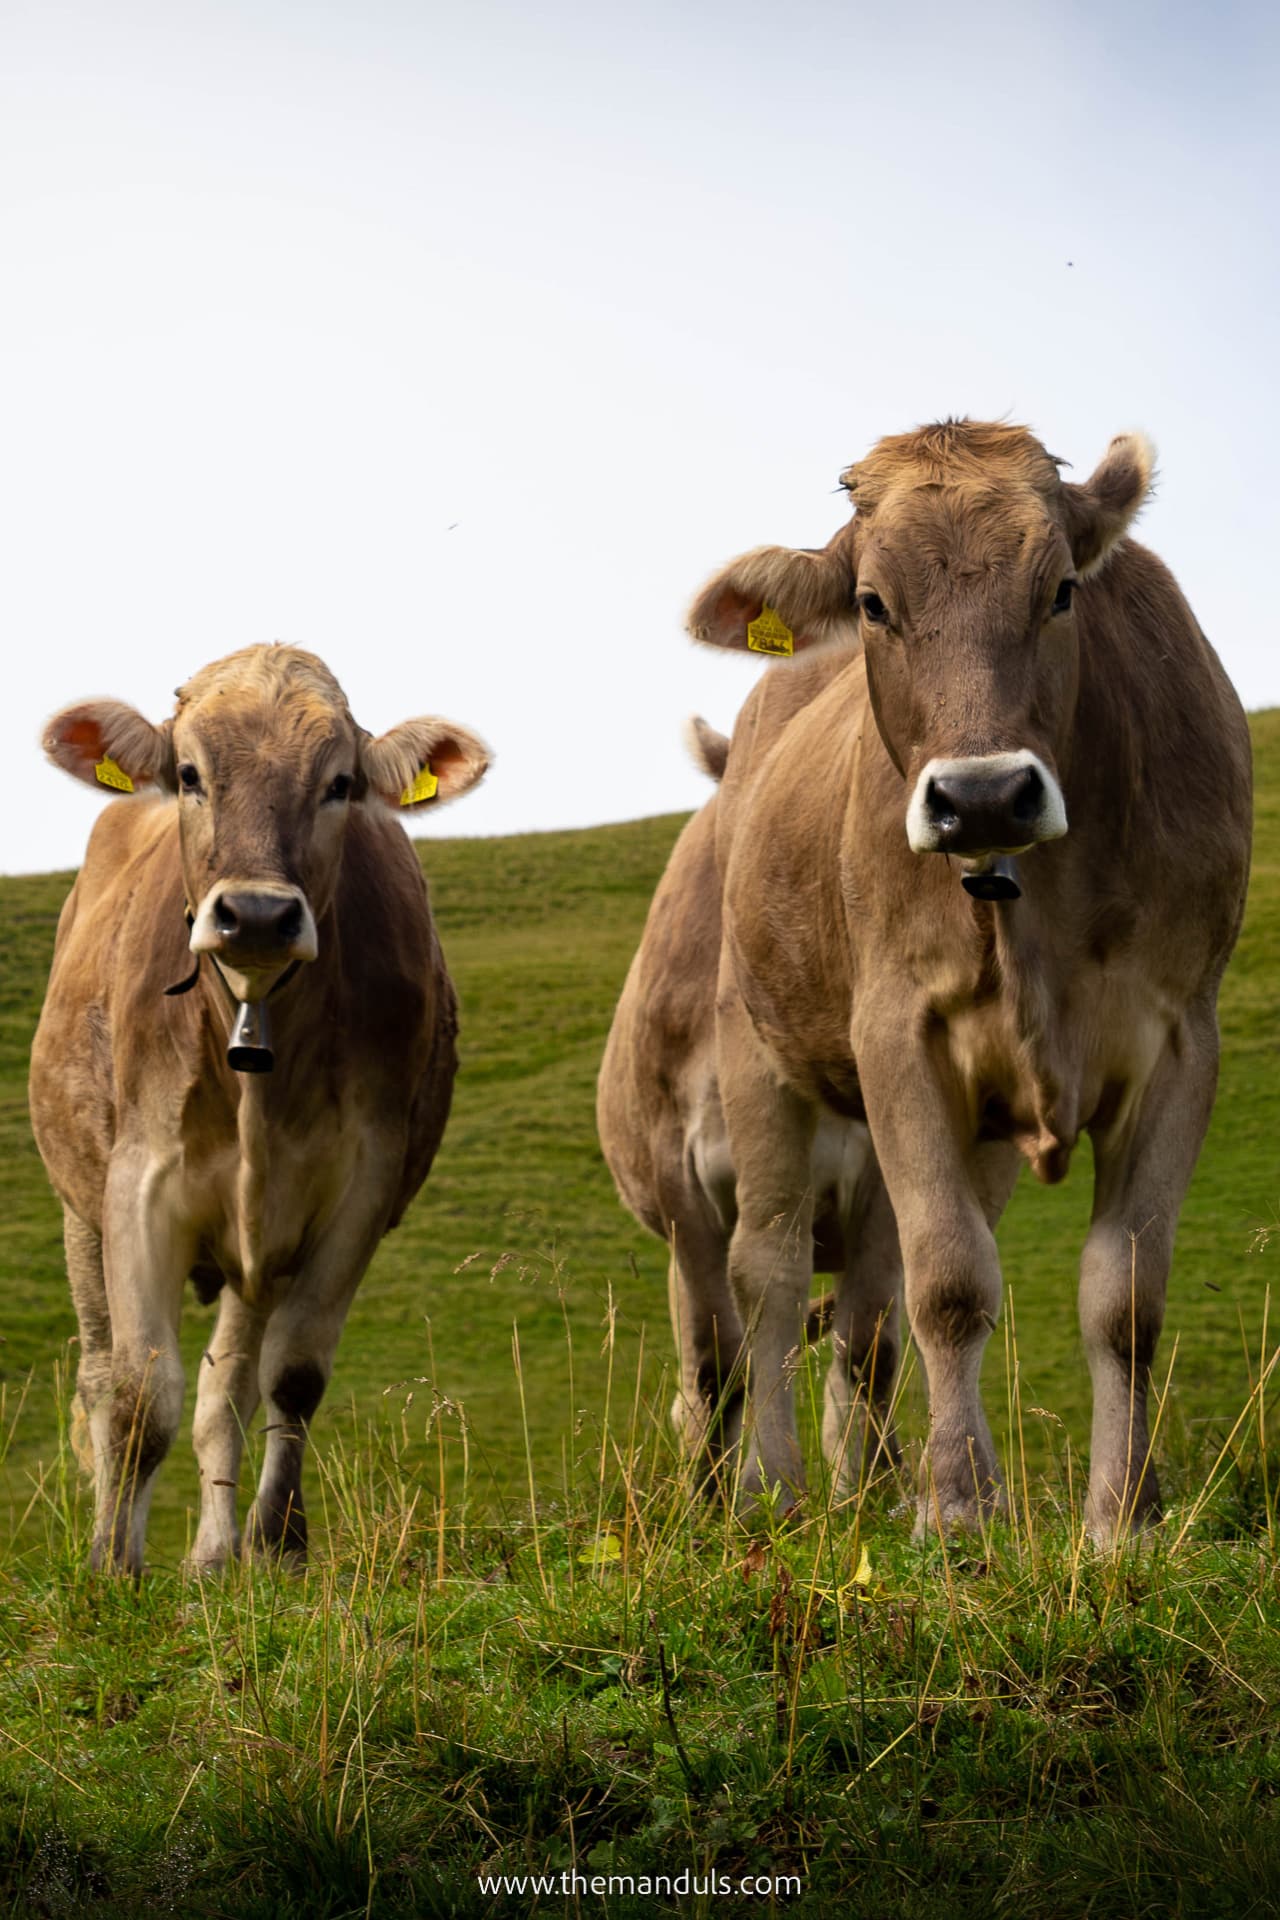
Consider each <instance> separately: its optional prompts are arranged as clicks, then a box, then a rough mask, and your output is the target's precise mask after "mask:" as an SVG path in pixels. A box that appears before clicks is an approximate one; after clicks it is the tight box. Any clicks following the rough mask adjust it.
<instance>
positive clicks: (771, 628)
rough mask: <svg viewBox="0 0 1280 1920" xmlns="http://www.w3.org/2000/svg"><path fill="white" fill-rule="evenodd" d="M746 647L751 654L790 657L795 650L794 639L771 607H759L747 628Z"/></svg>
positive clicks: (780, 616)
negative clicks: (775, 654)
mask: <svg viewBox="0 0 1280 1920" xmlns="http://www.w3.org/2000/svg"><path fill="white" fill-rule="evenodd" d="M747 645H748V646H749V647H750V649H751V651H752V653H784V654H788V655H790V654H793V653H794V652H795V650H796V637H795V635H794V634H793V633H792V631H791V629H790V627H789V626H788V625H787V623H786V621H785V620H784V619H783V618H782V615H781V614H780V613H775V612H774V610H773V608H772V607H761V609H760V612H759V614H758V615H757V616H756V618H755V619H754V620H753V621H752V622H751V624H750V626H749V627H748V628H747Z"/></svg>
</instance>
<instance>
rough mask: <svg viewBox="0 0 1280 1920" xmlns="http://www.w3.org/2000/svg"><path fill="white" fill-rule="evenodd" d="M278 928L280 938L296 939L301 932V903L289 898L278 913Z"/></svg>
mask: <svg viewBox="0 0 1280 1920" xmlns="http://www.w3.org/2000/svg"><path fill="white" fill-rule="evenodd" d="M277 924H278V929H279V933H280V938H281V939H282V940H296V939H297V937H298V935H299V934H300V933H301V932H302V903H301V901H299V900H291V901H290V902H289V904H288V906H287V907H286V908H285V910H284V912H283V913H282V914H281V915H280V919H279V922H278V923H277Z"/></svg>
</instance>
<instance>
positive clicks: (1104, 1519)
mask: <svg viewBox="0 0 1280 1920" xmlns="http://www.w3.org/2000/svg"><path fill="white" fill-rule="evenodd" d="M1217 1077H1218V1026H1217V1019H1216V1016H1215V1014H1214V1011H1213V1008H1212V1007H1211V1006H1208V1007H1199V1008H1195V1009H1193V1010H1192V1011H1191V1012H1190V1013H1189V1014H1188V1015H1187V1017H1186V1020H1185V1021H1184V1023H1183V1026H1182V1029H1181V1031H1180V1032H1179V1033H1178V1034H1177V1035H1176V1036H1175V1038H1174V1041H1173V1042H1172V1043H1171V1044H1170V1045H1169V1046H1168V1047H1167V1048H1166V1050H1165V1053H1164V1056H1163V1058H1162V1059H1161V1061H1160V1063H1159V1065H1158V1066H1157V1068H1156V1071H1155V1073H1154V1074H1153V1076H1152V1078H1151V1080H1150V1082H1149V1084H1148V1086H1147V1088H1146V1091H1145V1093H1144V1095H1143V1098H1142V1101H1141V1104H1140V1106H1139V1108H1138V1111H1137V1113H1136V1115H1135V1116H1133V1117H1132V1119H1131V1120H1130V1122H1129V1124H1128V1125H1127V1126H1124V1127H1122V1128H1121V1129H1119V1130H1118V1131H1117V1133H1116V1134H1115V1135H1114V1136H1111V1137H1108V1136H1106V1135H1098V1136H1095V1138H1094V1143H1093V1147H1094V1162H1095V1169H1096V1174H1095V1184H1094V1204H1093V1220H1092V1223H1091V1225H1090V1228H1089V1237H1088V1239H1087V1240H1086V1242H1085V1247H1084V1255H1083V1258H1082V1260H1081V1264H1080V1329H1081V1333H1082V1334H1083V1337H1084V1346H1085V1352H1086V1353H1087V1355H1088V1358H1089V1371H1090V1374H1091V1376H1092V1379H1093V1438H1092V1446H1091V1450H1090V1461H1089V1496H1088V1500H1087V1502H1086V1506H1085V1520H1086V1524H1087V1526H1088V1530H1089V1533H1090V1536H1091V1537H1092V1538H1093V1540H1095V1541H1096V1542H1097V1543H1098V1544H1099V1545H1102V1546H1106V1545H1111V1544H1113V1543H1114V1542H1115V1541H1116V1539H1117V1538H1118V1537H1121V1536H1123V1535H1124V1534H1125V1533H1126V1532H1127V1531H1129V1530H1130V1529H1131V1528H1132V1529H1135V1530H1136V1529H1138V1528H1140V1527H1142V1526H1144V1525H1146V1524H1149V1523H1150V1522H1152V1521H1154V1520H1157V1519H1158V1518H1159V1516H1160V1489H1159V1486H1158V1484H1157V1481H1156V1475H1155V1470H1154V1468H1153V1467H1152V1466H1151V1464H1150V1462H1149V1460H1148V1457H1147V1456H1148V1451H1149V1447H1150V1441H1149V1438H1148V1432H1147V1393H1148V1386H1149V1381H1150V1371H1151V1364H1152V1361H1153V1360H1154V1358H1155V1350H1156V1343H1157V1341H1158V1340H1159V1338H1160V1329H1161V1327H1162V1325H1163V1323H1164V1302H1165V1288H1166V1286H1167V1284H1168V1278H1169V1267H1170V1264H1171V1262H1172V1259H1173V1241H1174V1234H1175V1232H1176V1230H1177V1225H1178V1214H1179V1211H1180V1209H1181V1206H1182V1201H1183V1196H1184V1195H1185V1193H1186V1190H1187V1185H1188V1182H1189V1181H1190V1179H1191V1174H1192V1171H1193V1170H1194V1167H1195V1164H1196V1160H1197V1158H1198V1156H1199V1152H1200V1147H1201V1143H1202V1142H1203V1140H1204V1135H1205V1130H1206V1128H1207V1127H1208V1124H1209V1116H1210V1113H1211V1112H1212V1109H1213V1096H1214V1090H1215V1088H1216V1085H1217Z"/></svg>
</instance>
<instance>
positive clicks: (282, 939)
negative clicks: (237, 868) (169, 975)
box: [191, 881, 319, 1001]
mask: <svg viewBox="0 0 1280 1920" xmlns="http://www.w3.org/2000/svg"><path fill="white" fill-rule="evenodd" d="M191 951H192V953H208V954H211V955H212V956H213V958H214V959H215V960H216V961H217V962H218V965H219V966H220V967H221V969H222V971H223V973H224V974H226V975H227V977H228V978H229V979H230V980H231V982H232V985H233V987H234V989H235V992H236V995H237V998H239V999H241V1000H247V1001H254V1000H260V999H263V998H264V997H265V996H266V994H267V993H269V992H270V990H271V986H272V983H273V981H274V979H275V977H276V976H277V975H278V974H279V973H281V972H282V971H283V969H284V968H285V967H291V966H293V965H294V964H295V963H297V962H300V961H307V960H314V959H315V957H316V954H317V952H318V951H319V942H318V940H317V938H316V922H315V915H314V914H313V913H312V911H311V905H310V902H309V901H308V899H307V896H306V895H305V893H303V892H302V891H301V889H300V888H298V887H289V886H283V885H269V884H268V885H264V884H262V883H261V882H259V883H257V884H254V883H250V882H247V881H223V882H219V883H218V884H217V885H215V886H212V887H210V889H209V891H208V893H207V894H206V895H205V897H204V899H203V900H202V901H201V902H200V906H199V908H198V910H197V912H196V916H195V920H194V923H193V925H192V928H191Z"/></svg>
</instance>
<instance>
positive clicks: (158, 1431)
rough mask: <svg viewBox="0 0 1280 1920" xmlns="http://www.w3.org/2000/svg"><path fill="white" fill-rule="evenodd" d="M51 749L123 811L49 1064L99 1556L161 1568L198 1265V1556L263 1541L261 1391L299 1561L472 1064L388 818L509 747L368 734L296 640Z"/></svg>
mask: <svg viewBox="0 0 1280 1920" xmlns="http://www.w3.org/2000/svg"><path fill="white" fill-rule="evenodd" d="M44 744H45V750H46V752H47V753H48V755H49V757H50V759H51V760H53V761H54V762H55V764H56V765H58V766H60V767H62V768H64V769H65V770H66V771H67V772H69V773H71V774H73V775H74V776H75V777H76V778H77V779H80V780H84V781H86V782H87V783H88V784H89V785H91V786H94V785H96V786H99V787H105V788H106V789H107V791H108V792H111V791H115V792H119V793H123V794H125V795H127V797H126V798H123V799H119V800H116V801H115V802H114V803H113V804H112V805H111V806H109V807H107V808H106V810H105V812H104V813H103V814H102V817H101V818H100V819H99V821H98V823H97V825H96V826H95V828H94V831H93V833H92V835H91V837H90V841H89V848H88V852H87V854H86V856H85V861H84V865H83V867H82V868H81V871H80V874H79V877H78V879H77V880H76V883H75V886H74V887H73V888H72V891H71V894H70V897H69V898H68V900H67V903H66V905H65V907H64V908H63V911H62V917H61V920H60V921H59V924H58V936H57V943H56V947H55V951H54V960H53V970H52V973H51V976H50V980H49V988H48V992H47V994H46V997H45V1003H44V1010H43V1013H42V1015H41V1019H40V1025H39V1029H38V1031H37V1033H36V1037H35V1043H34V1046H33V1048H32V1055H31V1115H32V1121H33V1124H34V1127H35V1134H36V1139H37V1142H38V1144H39V1147H40V1151H41V1154H42V1155H43V1157H44V1162H45V1166H46V1168H47V1169H48V1173H49V1178H50V1180H51V1181H52V1183H53V1185H54V1187H55V1189H56V1191H57V1193H58V1195H59V1197H60V1199H61V1201H62V1204H63V1212H64V1217H65V1238H66V1252H67V1271H68V1276H69V1278H70V1282H71V1291H72V1295H73V1298H74V1301H75V1307H76V1313H77V1315H78V1317H79V1322H80V1366H79V1376H78V1381H77V1389H78V1398H79V1401H80V1403H81V1406H82V1407H83V1410H84V1413H85V1415H86V1416H87V1421H88V1426H89V1432H90V1435H91V1439H92V1446H93V1459H94V1473H95V1481H96V1519H95V1530H94V1543H93V1558H94V1563H95V1565H97V1564H104V1565H110V1566H118V1567H122V1568H126V1569H129V1570H132V1571H137V1570H138V1569H140V1568H141V1565H142V1558H143V1547H144V1540H145V1534H146V1520H147V1510H148V1507H149V1505H150V1501H151V1495H152V1492H153V1489H154V1484H155V1473H156V1469H157V1467H158V1466H159V1464H160V1462H161V1460H162V1459H163V1457H164V1455H165V1454H166V1452H167V1451H168V1449H169V1447H170V1445H171V1443H172V1441H173V1437H174V1434H175V1433H176V1431H177V1427H178V1420H179V1415H180V1413H181V1409H182V1401H183V1392H184V1382H183V1370H182V1362H181V1358H180V1356H179V1351H178V1323H179V1317H180V1312H181V1305H182V1294H183V1287H184V1283H185V1281H186V1280H187V1278H188V1276H190V1278H191V1279H192V1281H193V1282H194V1284H195V1286H196V1289H197V1292H198V1293H199V1294H200V1295H201V1297H202V1298H205V1299H211V1298H213V1297H214V1296H215V1295H219V1294H220V1300H219V1308H218V1318H217V1324H216V1327H215V1329H214V1332H213V1336H212V1338H211V1340H210V1342H209V1347H208V1351H207V1352H206V1353H205V1355H204V1357H203V1360H202V1362H201V1366H200V1378H199V1386H198V1393H197V1400H196V1415H195V1432H194V1442H195V1450H196V1456H197V1459H198V1461H199V1466H200V1476H201V1509H200V1524H199V1530H198V1532H197V1534H196V1539H195V1544H194V1548H193V1551H192V1556H191V1557H192V1562H193V1564H194V1565H195V1566H196V1567H198V1568H211V1567H216V1566H218V1565H220V1564H221V1563H222V1562H223V1561H224V1560H225V1559H226V1558H227V1557H228V1556H229V1555H232V1554H234V1553H235V1552H236V1551H237V1550H238V1547H239V1538H240V1536H239V1527H238V1522H237V1512H236V1482H237V1478H238V1475H239V1468H240V1459H241V1452H242V1447H243V1442H244V1435H245V1429H246V1428H247V1426H248V1424H249V1422H250V1420H251V1419H252V1417H253V1414H254V1411H255V1409H256V1407H257V1405H258V1402H259V1399H261V1400H262V1401H264V1402H265V1405H266V1413H267V1425H266V1429H265V1434H266V1445H265V1458H264V1462H263V1468H262V1475H261V1479H260V1482H259V1486H258V1492H257V1500H256V1503H255V1505H254V1508H253V1512H252V1514H251V1516H250V1526H249V1536H250V1541H251V1543H252V1544H253V1546H255V1547H256V1548H258V1549H261V1550H266V1551H275V1552H279V1551H287V1552H288V1553H290V1554H291V1555H294V1556H301V1555H302V1554H303V1553H304V1551H305V1546H306V1521H305V1517H304V1512H303V1503H302V1485H301V1468H302V1455H303V1450H304V1446H305V1442H306V1434H307V1428H308V1424H309V1422H310V1421H311V1418H312V1416H313V1415H314V1413H315V1410H316V1408H317V1406H318V1405H319V1402H320V1397H321V1395H322V1394H323V1392H324V1389H325V1386H326V1384H327V1382H328V1379H329V1374H330V1370H331V1368H332V1365H333V1357H334V1350H335V1348H336V1346H337V1343H338V1337H339V1335H340V1333H341V1330H342V1325H343V1322H344V1320H345V1318H346V1315H347V1310H348V1308H349V1307H350V1304H351V1300H352V1296H353V1295H354V1293H355V1289H356V1287H357V1285H358V1284H359V1281H360V1279H361V1277H362V1275H363V1274H364V1271H365V1269H366V1267H367V1266H368V1264H369V1261H370V1259H371V1258H372V1256H373V1252H374V1249H375V1248H376V1247H377V1244H378V1242H379V1240H380V1239H381V1238H382V1236H383V1234H384V1233H386V1232H387V1231H388V1229H389V1228H391V1227H393V1226H395V1224H396V1223H397V1221H398V1220H399V1219H400V1217H401V1215H402V1214H403V1213H404V1210H405V1208H406V1207H407V1206H408V1204H409V1201H410V1200H411V1199H412V1198H413V1196H414V1194H415V1193H416V1192H417V1190H418V1188H419V1187H420V1186H421V1184H422V1182H423V1180H424V1179H425V1178H426V1175H427V1171H428V1169H429V1167H430V1165H431V1162H432V1159H433V1158H434V1156H435V1152H436V1149H437V1147H438V1146H439V1143H440V1138H441V1135H442V1133H443V1131H444V1125H445V1120H446V1118H447V1116H448V1111H449V1101H450V1095H451V1091H452V1086H453V1077H454V1071H455V1066H456V1055H455V1048H454V1036H455V1033H456V1031H457V1015H456V1003H455V998H454V992H453V987H452V984H451V982H450V980H449V976H448V973H447V972H446V969H445V964H444V958H443V955H442V953H441V951H440V944H439V941H438V940H437V938H436V932H435V927H434V925H433V923H432V918H431V910H430V906H429V904H428V899H427V891H426V887H425V884H424V882H423V878H422V871H421V868H420V866H419V863H418V860H417V858H416V855H415V854H414V851H413V848H412V847H411V845H410V843H409V841H408V840H407V839H406V837H405V834H404V832H403V830H402V829H401V827H400V825H399V824H398V821H397V819H396V817H395V816H396V814H397V813H399V812H402V811H405V810H409V811H413V810H417V809H418V808H421V807H426V806H435V805H438V804H439V803H440V802H441V801H443V800H448V799H452V798H454V797H456V796H457V795H458V794H461V793H465V792H466V790H467V789H468V788H469V787H471V786H473V785H474V784H475V782H476V781H477V780H479V779H480V777H481V776H482V774H483V773H484V771H485V768H486V766H487V764H488V754H487V750H486V749H485V747H484V746H483V745H482V744H481V742H480V741H479V740H478V739H477V738H476V737H475V736H474V734H471V733H469V732H467V731H466V730H465V729H463V728H461V727H457V726H454V725H452V724H450V723H449V722H447V721H444V720H437V719H418V720H408V721H406V722H404V724H403V725H401V726H398V727H395V728H393V729H392V731H391V732H389V733H384V734H383V735H381V737H380V738H378V739H373V738H371V737H370V735H369V734H367V733H366V732H365V731H364V730H363V728H361V727H359V726H357V725H356V723H355V721H354V720H353V719H352V716H351V713H350V711H349V709H348V706H347V702H346V699H345V697H344V695H343V693H342V690H341V688H340V687H339V686H338V683H337V681H336V680H335V679H334V678H333V676H332V674H330V673H329V671H328V669H327V668H326V667H325V666H324V665H323V664H322V663H321V662H320V661H319V660H317V659H316V658H315V657H314V656H313V655H311V654H308V653H302V652H300V651H298V650H297V649H295V648H293V647H283V646H271V647H249V648H246V649H245V650H244V651H243V652H240V653H234V654H232V655H230V657H229V658H227V659H225V660H221V661H219V662H218V663H217V664H215V665H213V666H210V667H206V668H205V669H204V670H203V672H201V673H198V674H196V675H195V676H194V678H192V679H191V680H189V681H188V682H187V683H186V685H185V686H184V687H182V688H181V689H180V690H179V693H178V705H177V710H176V712H175V714H174V715H173V718H172V719H170V720H166V721H165V722H164V723H163V725H161V726H153V725H152V724H151V722H150V721H148V720H145V719H144V718H143V717H142V715H141V714H139V713H137V712H135V711H134V710H133V709H132V708H131V707H127V706H124V705H122V704H121V703H120V702H119V701H114V700H97V701H88V702H85V703H83V704H81V705H78V706H74V707H68V708H66V709H65V710H64V711H63V712H61V713H59V714H57V715H56V716H55V718H54V719H53V720H51V721H50V722H49V725H48V727H47V728H46V730H45V736H44ZM268 1015H269V1017H270V1020H271V1022H272V1025H273V1027H274V1045H271V1044H270V1043H269V1039H268V1033H267V1027H266V1022H267V1019H268Z"/></svg>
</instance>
